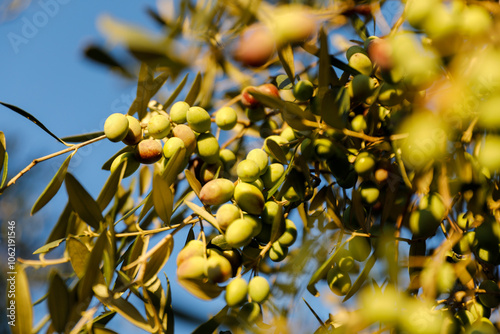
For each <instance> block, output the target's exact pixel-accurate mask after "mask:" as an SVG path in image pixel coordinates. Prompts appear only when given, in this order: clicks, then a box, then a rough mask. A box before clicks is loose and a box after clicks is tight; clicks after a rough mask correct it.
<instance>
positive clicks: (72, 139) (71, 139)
mask: <svg viewBox="0 0 500 334" xmlns="http://www.w3.org/2000/svg"><path fill="white" fill-rule="evenodd" d="M103 135H104V131H97V132H90V133H82V134H79V135H74V136H67V137H62V138H61V139H62V140H64V141H65V142H67V143H83V142H86V141H88V140H91V139H95V138H98V137H101V136H103Z"/></svg>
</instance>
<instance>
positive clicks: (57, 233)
mask: <svg viewBox="0 0 500 334" xmlns="http://www.w3.org/2000/svg"><path fill="white" fill-rule="evenodd" d="M72 213H73V209H72V208H71V205H69V203H68V204H66V206H65V207H64V210H63V212H62V213H61V215H60V216H59V219H58V220H57V223H56V225H55V226H54V228H53V229H52V231H51V232H50V235H49V237H48V238H47V240H46V241H45V243H46V244H48V243H50V242H52V241H55V240H58V239H61V238H66V232H67V231H68V223H69V221H70V217H71V214H72Z"/></svg>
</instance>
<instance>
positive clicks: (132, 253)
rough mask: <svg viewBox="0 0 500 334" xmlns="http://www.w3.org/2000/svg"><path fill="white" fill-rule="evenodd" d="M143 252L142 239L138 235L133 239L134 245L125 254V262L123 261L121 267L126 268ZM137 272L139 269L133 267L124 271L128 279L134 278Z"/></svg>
mask: <svg viewBox="0 0 500 334" xmlns="http://www.w3.org/2000/svg"><path fill="white" fill-rule="evenodd" d="M143 252H144V238H143V236H141V235H138V236H137V237H136V238H135V241H134V243H133V244H132V245H131V246H130V248H129V249H128V250H127V252H126V257H125V261H123V265H122V267H125V266H127V265H128V264H130V263H133V262H134V261H136V260H137V259H138V258H139V256H141V254H142V253H143ZM138 271H139V267H138V266H135V267H134V268H130V269H128V270H126V271H125V274H126V275H127V276H129V277H132V278H135V275H137V272H138Z"/></svg>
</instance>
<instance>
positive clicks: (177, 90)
mask: <svg viewBox="0 0 500 334" xmlns="http://www.w3.org/2000/svg"><path fill="white" fill-rule="evenodd" d="M188 75H189V73H188V74H186V75H185V76H184V78H183V79H182V80H181V82H180V83H179V85H177V88H175V90H174V91H173V92H172V94H170V96H169V98H168V100H166V101H165V103H164V104H163V108H164V109H167V108H168V107H169V106H170V105H171V104H172V103H174V101H175V99H176V98H177V96H179V94H180V92H181V91H182V89H183V88H184V86H185V85H186V82H187V78H188Z"/></svg>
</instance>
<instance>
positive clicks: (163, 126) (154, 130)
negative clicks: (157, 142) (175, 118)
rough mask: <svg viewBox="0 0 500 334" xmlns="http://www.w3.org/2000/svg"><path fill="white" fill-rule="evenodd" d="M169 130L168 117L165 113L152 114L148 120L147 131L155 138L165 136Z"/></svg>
mask: <svg viewBox="0 0 500 334" xmlns="http://www.w3.org/2000/svg"><path fill="white" fill-rule="evenodd" d="M170 130H171V125H170V118H169V117H167V116H165V115H154V116H153V117H151V119H150V120H149V122H148V133H149V135H150V136H152V137H153V138H155V139H162V138H165V137H166V136H168V134H169V133H170Z"/></svg>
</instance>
